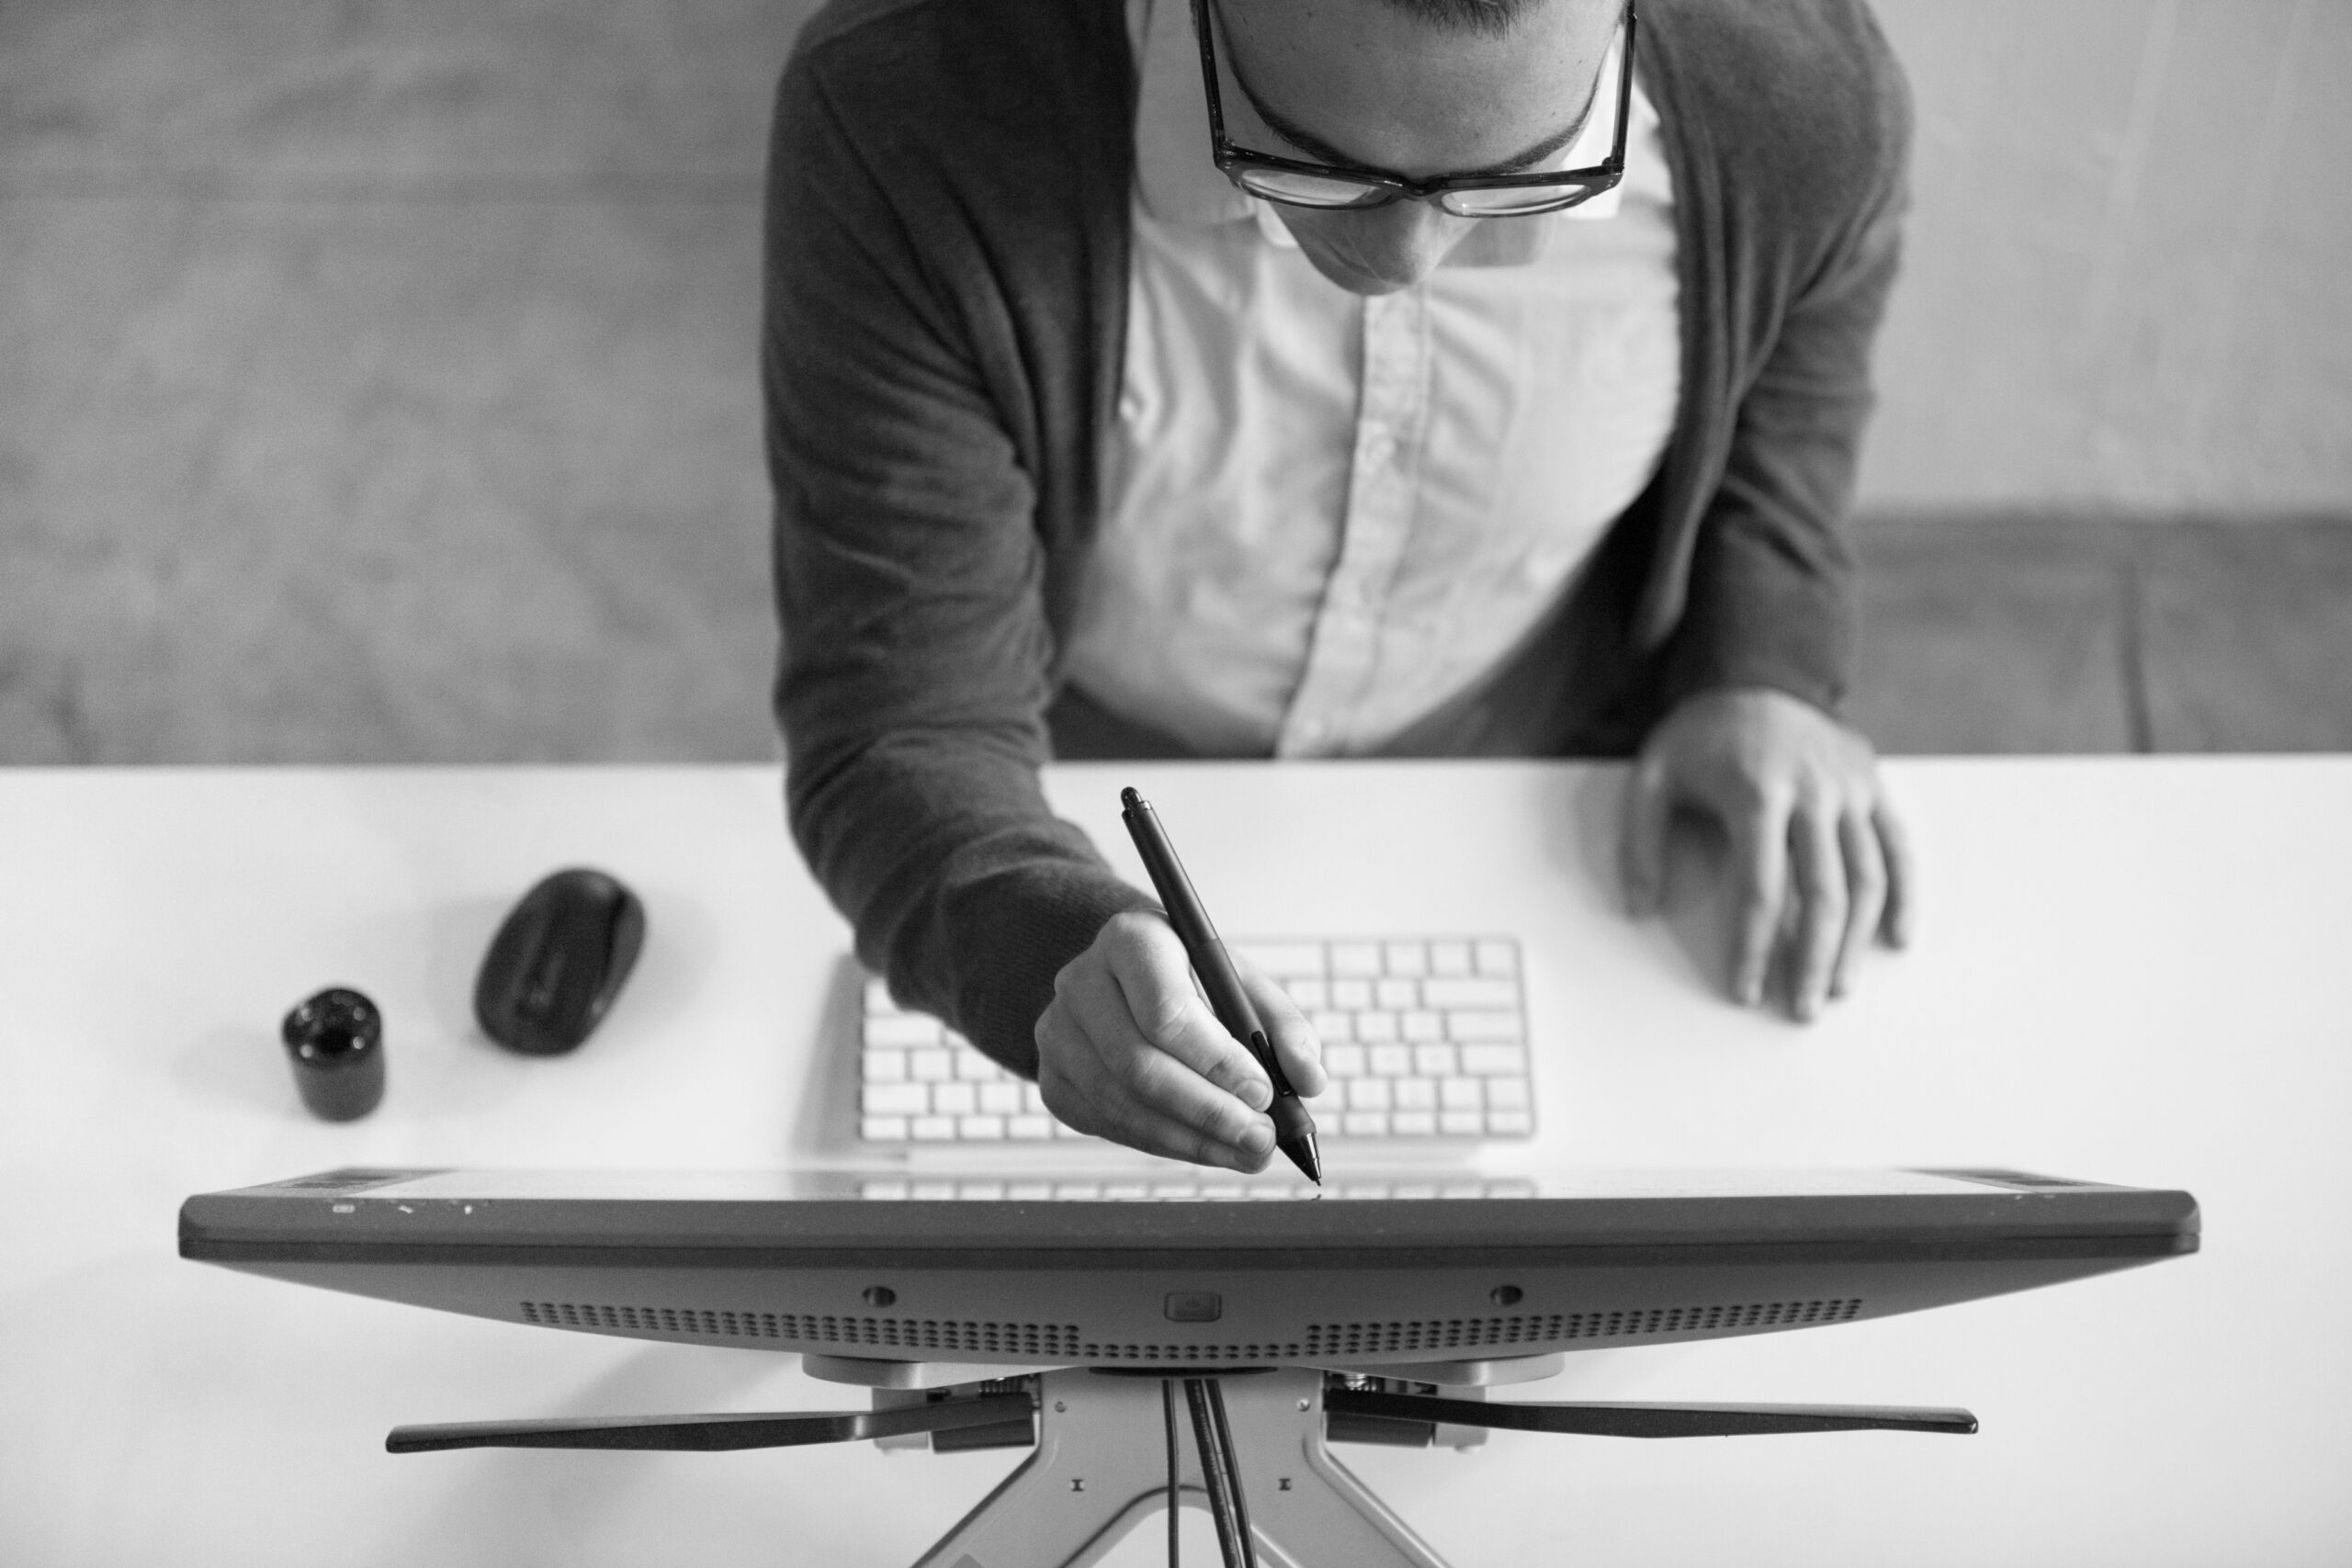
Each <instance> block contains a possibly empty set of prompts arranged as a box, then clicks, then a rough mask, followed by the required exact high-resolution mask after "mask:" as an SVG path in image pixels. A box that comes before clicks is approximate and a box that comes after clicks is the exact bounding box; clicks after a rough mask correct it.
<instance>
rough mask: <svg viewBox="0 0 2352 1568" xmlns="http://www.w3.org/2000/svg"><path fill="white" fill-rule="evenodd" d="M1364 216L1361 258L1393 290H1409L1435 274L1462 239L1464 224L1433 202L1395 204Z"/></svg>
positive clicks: (1357, 247)
mask: <svg viewBox="0 0 2352 1568" xmlns="http://www.w3.org/2000/svg"><path fill="white" fill-rule="evenodd" d="M1363 222H1364V231H1363V235H1362V236H1361V237H1360V239H1359V240H1358V242H1357V246H1356V254H1357V256H1358V258H1359V260H1360V262H1361V264H1362V265H1363V268H1364V270H1365V271H1367V272H1369V273H1371V274H1372V275H1373V276H1374V277H1376V278H1378V279H1379V280H1380V281H1381V282H1383V283H1385V284H1387V285H1388V286H1389V287H1391V288H1411V287H1412V286H1413V285H1414V284H1416V283H1419V282H1420V281H1421V279H1423V278H1425V277H1427V276H1429V275H1430V273H1432V272H1435V271H1436V270H1437V267H1438V264H1439V263H1440V262H1442V261H1443V260H1445V257H1446V253H1447V252H1449V251H1451V250H1453V246H1454V243H1455V242H1456V241H1458V240H1459V239H1461V237H1462V228H1463V220H1461V219H1458V218H1455V217H1454V216H1453V215H1452V214H1451V213H1449V212H1447V211H1445V210H1444V209H1442V208H1441V207H1439V206H1438V205H1437V204H1436V203H1435V202H1431V201H1397V202H1391V203H1390V204H1389V205H1388V206H1386V207H1381V208H1375V209H1373V210H1372V211H1370V212H1367V213H1365V214H1363Z"/></svg>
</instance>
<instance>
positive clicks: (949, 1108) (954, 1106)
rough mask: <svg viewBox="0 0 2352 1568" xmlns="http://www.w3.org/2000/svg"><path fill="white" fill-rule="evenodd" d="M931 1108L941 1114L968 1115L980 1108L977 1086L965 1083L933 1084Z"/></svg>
mask: <svg viewBox="0 0 2352 1568" xmlns="http://www.w3.org/2000/svg"><path fill="white" fill-rule="evenodd" d="M931 1108H932V1110H933V1111H937V1112H938V1113H939V1114H940V1115H942V1116H969V1115H970V1114H972V1112H974V1111H978V1109H979V1108H980V1091H979V1088H978V1085H976V1084H967V1083H943V1084H933V1085H932V1087H931Z"/></svg>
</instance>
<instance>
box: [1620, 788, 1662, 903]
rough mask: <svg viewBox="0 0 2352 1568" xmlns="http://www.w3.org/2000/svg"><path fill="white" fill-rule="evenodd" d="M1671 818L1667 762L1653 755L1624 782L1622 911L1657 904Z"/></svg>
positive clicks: (1621, 853) (1621, 861) (1621, 868)
mask: <svg viewBox="0 0 2352 1568" xmlns="http://www.w3.org/2000/svg"><path fill="white" fill-rule="evenodd" d="M1673 820H1674V794H1673V791H1672V790H1671V789H1670V788H1669V787H1668V782H1667V774H1666V766H1665V764H1664V763H1662V762H1660V761H1657V759H1655V758H1652V757H1644V758H1643V759H1642V760H1641V761H1638V762H1636V763H1634V772H1633V774H1632V776H1631V777H1630V778H1629V779H1628V780H1627V781H1626V784H1625V818H1624V823H1623V827H1622V829H1620V831H1621V833H1622V835H1623V836H1622V837H1621V838H1620V839H1619V840H1618V874H1619V876H1620V878H1621V879H1622V880H1623V882H1624V885H1625V912H1626V913H1627V914H1629V915H1632V916H1634V917H1635V918H1636V919H1638V918H1640V917H1641V916H1644V915H1646V914H1649V913H1650V912H1652V911H1653V910H1655V909H1656V908H1657V906H1658V899H1659V897H1660V896H1661V895H1660V892H1659V885H1660V884H1661V883H1663V882H1664V881H1665V880H1666V835H1667V829H1668V827H1669V826H1670V825H1671V824H1672V822H1673Z"/></svg>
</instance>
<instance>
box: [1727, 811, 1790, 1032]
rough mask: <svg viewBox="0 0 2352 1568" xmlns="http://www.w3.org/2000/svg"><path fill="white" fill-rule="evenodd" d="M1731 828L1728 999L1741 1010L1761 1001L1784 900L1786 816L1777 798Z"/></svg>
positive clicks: (1748, 814) (1787, 837) (1786, 874)
mask: <svg viewBox="0 0 2352 1568" xmlns="http://www.w3.org/2000/svg"><path fill="white" fill-rule="evenodd" d="M1729 826H1730V827H1731V829H1732V840H1733V845H1734V849H1735V852H1736V856H1737V861H1736V871H1735V873H1734V876H1735V885H1736V886H1737V888H1738V889H1739V891H1738V894H1737V904H1736V909H1735V912H1734V917H1733V919H1734V927H1733V929H1734V931H1736V936H1735V938H1734V940H1733V944H1732V964H1731V974H1732V981H1731V994H1732V997H1733V998H1734V999H1736V1001H1738V1002H1739V1003H1740V1004H1741V1005H1742V1006H1746V1007H1754V1006H1755V1005H1756V1004H1757V1003H1758V1002H1760V1001H1762V1000H1763V999H1764V972H1765V969H1766V968H1767V966H1768V965H1770V963H1771V960H1772V947H1773V942H1774V939H1775V938H1777V937H1778V936H1779V935H1780V931H1781V907H1782V906H1783V905H1784V904H1785V903H1786V902H1787V901H1788V886H1789V812H1788V807H1787V806H1786V805H1785V804H1784V803H1782V802H1781V801H1779V800H1776V799H1770V798H1768V799H1766V800H1764V801H1761V802H1759V803H1758V805H1757V806H1756V807H1754V808H1753V809H1752V810H1750V811H1747V812H1743V813H1741V814H1740V816H1739V817H1737V818H1735V819H1734V820H1733V821H1732V822H1731V823H1730V824H1729Z"/></svg>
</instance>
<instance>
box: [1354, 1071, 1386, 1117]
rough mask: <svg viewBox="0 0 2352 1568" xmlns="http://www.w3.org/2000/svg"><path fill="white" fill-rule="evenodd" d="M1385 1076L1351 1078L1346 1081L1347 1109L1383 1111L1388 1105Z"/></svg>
mask: <svg viewBox="0 0 2352 1568" xmlns="http://www.w3.org/2000/svg"><path fill="white" fill-rule="evenodd" d="M1390 1103H1391V1101H1390V1100H1389V1093H1388V1080H1387V1079H1386V1078H1352V1079H1351V1080H1349V1083H1348V1109H1349V1110H1351V1111H1385V1110H1387V1109H1389V1106H1390Z"/></svg>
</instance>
